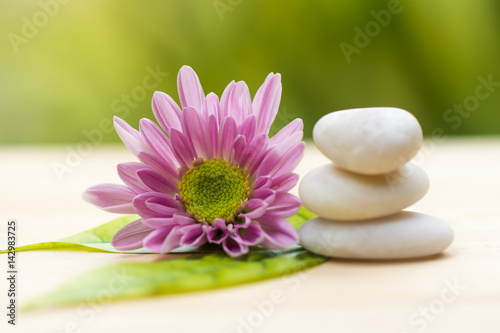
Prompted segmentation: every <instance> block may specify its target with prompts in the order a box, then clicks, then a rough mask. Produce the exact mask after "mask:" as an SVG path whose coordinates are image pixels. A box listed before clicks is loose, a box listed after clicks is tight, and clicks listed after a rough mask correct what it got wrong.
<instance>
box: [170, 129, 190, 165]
mask: <svg viewBox="0 0 500 333" xmlns="http://www.w3.org/2000/svg"><path fill="white" fill-rule="evenodd" d="M170 140H171V141H172V149H173V152H174V155H175V157H176V158H177V160H178V161H179V163H180V164H183V165H185V166H187V167H189V168H190V167H191V166H192V165H193V160H194V159H195V158H196V157H197V156H196V155H195V153H194V152H193V149H192V148H191V144H190V142H189V141H188V139H187V138H186V137H185V136H184V134H183V133H181V132H179V131H177V130H175V129H173V130H172V132H171V133H170Z"/></svg>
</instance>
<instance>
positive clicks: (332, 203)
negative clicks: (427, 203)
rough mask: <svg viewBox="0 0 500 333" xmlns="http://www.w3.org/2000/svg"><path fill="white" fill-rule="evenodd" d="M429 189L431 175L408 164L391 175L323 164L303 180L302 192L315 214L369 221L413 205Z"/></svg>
mask: <svg viewBox="0 0 500 333" xmlns="http://www.w3.org/2000/svg"><path fill="white" fill-rule="evenodd" d="M428 189H429V177H427V174H426V173H425V172H424V171H423V170H422V169H421V168H419V167H418V166H416V165H414V164H411V163H407V164H406V165H405V166H403V167H402V168H400V169H397V170H396V171H393V172H391V173H389V174H384V175H376V176H367V175H361V174H356V173H353V172H349V171H346V170H343V169H341V168H339V167H336V166H335V165H334V164H326V165H322V166H320V167H318V168H316V169H313V170H311V171H310V172H309V173H308V174H307V175H306V176H305V177H304V179H303V180H302V182H301V184H300V187H299V195H300V198H301V200H302V203H303V204H304V206H305V207H306V208H307V209H309V210H310V211H311V212H313V213H314V214H317V215H319V216H322V217H324V218H327V219H331V220H341V221H350V220H365V219H372V218H376V217H381V216H385V215H390V214H393V213H396V212H398V211H400V210H401V209H404V208H406V207H408V206H411V205H413V204H414V203H415V202H417V201H419V200H420V199H422V198H423V197H424V195H425V194H426V193H427V191H428Z"/></svg>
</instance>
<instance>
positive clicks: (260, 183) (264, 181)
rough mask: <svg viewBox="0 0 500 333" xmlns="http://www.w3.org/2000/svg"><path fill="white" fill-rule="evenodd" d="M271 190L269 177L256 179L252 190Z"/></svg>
mask: <svg viewBox="0 0 500 333" xmlns="http://www.w3.org/2000/svg"><path fill="white" fill-rule="evenodd" d="M263 187H265V188H271V177H269V176H260V177H259V178H257V180H256V181H255V183H253V186H252V189H253V190H254V191H255V190H258V189H259V188H263Z"/></svg>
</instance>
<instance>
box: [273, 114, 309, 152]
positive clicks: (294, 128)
mask: <svg viewBox="0 0 500 333" xmlns="http://www.w3.org/2000/svg"><path fill="white" fill-rule="evenodd" d="M303 130H304V123H303V122H302V119H300V118H297V119H294V120H293V121H292V122H290V123H289V124H288V125H286V126H285V127H283V128H282V129H281V130H280V131H279V132H278V133H276V134H275V135H274V136H273V137H272V138H271V140H270V142H269V145H270V146H276V145H278V144H279V143H280V142H282V141H283V140H285V139H286V138H288V137H290V136H292V135H293V134H295V133H302V135H300V139H299V140H298V141H300V140H302V136H303ZM298 141H297V142H298Z"/></svg>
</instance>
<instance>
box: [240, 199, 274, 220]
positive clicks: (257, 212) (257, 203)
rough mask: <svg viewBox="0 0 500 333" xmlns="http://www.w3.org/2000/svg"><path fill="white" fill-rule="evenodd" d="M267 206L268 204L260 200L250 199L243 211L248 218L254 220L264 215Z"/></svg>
mask: <svg viewBox="0 0 500 333" xmlns="http://www.w3.org/2000/svg"><path fill="white" fill-rule="evenodd" d="M267 206H268V204H267V203H266V202H264V200H262V199H250V200H248V202H247V203H246V204H245V209H244V210H243V211H244V212H245V213H244V214H245V216H248V218H250V219H256V218H259V217H261V216H262V215H264V214H265V213H266V210H267Z"/></svg>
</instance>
